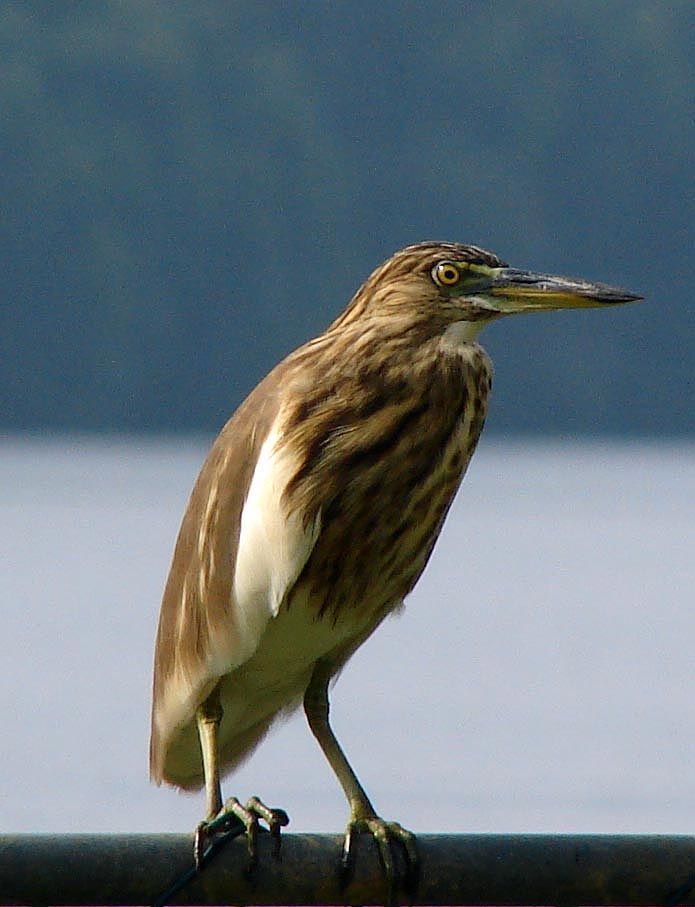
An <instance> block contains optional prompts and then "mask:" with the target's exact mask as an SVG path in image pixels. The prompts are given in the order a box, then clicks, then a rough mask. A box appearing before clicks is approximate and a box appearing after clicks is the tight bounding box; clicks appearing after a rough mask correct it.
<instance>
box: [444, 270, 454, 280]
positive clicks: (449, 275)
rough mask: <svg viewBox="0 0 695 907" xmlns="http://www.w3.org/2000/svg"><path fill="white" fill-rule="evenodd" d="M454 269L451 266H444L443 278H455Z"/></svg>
mask: <svg viewBox="0 0 695 907" xmlns="http://www.w3.org/2000/svg"><path fill="white" fill-rule="evenodd" d="M455 279H456V271H454V269H453V268H444V280H455Z"/></svg>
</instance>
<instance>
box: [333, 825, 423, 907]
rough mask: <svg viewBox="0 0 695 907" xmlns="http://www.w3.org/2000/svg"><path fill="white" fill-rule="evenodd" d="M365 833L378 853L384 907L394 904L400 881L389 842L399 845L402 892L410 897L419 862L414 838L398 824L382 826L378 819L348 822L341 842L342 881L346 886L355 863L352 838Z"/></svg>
mask: <svg viewBox="0 0 695 907" xmlns="http://www.w3.org/2000/svg"><path fill="white" fill-rule="evenodd" d="M362 832H368V833H369V834H370V835H371V836H372V837H373V838H374V840H375V841H376V844H377V847H378V849H379V860H380V862H381V866H382V868H383V870H384V877H385V879H386V883H387V885H388V898H387V903H388V904H395V903H396V892H397V889H398V886H399V882H400V881H401V880H400V878H399V873H398V869H397V863H396V860H394V854H393V851H392V849H391V845H392V843H393V842H395V843H397V844H398V845H400V849H401V854H402V857H403V860H404V862H405V873H404V875H403V879H402V882H403V887H404V888H405V890H406V892H408V893H412V892H414V891H415V888H416V887H417V883H418V879H419V874H420V858H419V856H418V851H417V842H416V839H415V835H414V834H413V833H412V832H411V831H408V830H407V829H406V828H403V826H402V825H399V823H398V822H385V821H384V820H383V819H381V818H380V817H379V816H367V817H365V818H361V819H351V820H350V822H349V823H348V826H347V829H346V831H345V842H344V845H343V856H342V875H343V881H344V882H347V881H348V880H349V878H350V876H351V874H352V870H353V867H354V860H355V846H354V844H355V835H359V834H360V833H362Z"/></svg>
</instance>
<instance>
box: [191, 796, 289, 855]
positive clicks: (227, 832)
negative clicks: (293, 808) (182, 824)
mask: <svg viewBox="0 0 695 907" xmlns="http://www.w3.org/2000/svg"><path fill="white" fill-rule="evenodd" d="M259 820H263V822H265V823H266V825H267V826H268V830H269V831H270V834H271V835H272V836H273V855H274V856H275V857H278V856H279V855H280V829H281V828H283V826H285V825H288V824H289V821H290V819H289V816H288V815H287V813H286V812H285V810H284V809H270V808H269V807H268V806H266V805H265V804H264V803H263V802H262V801H261V800H259V798H258V797H251V799H250V800H249V801H248V803H247V804H246V805H245V806H243V805H242V804H241V802H240V801H239V800H237V798H236V797H230V798H229V800H227V801H226V802H225V804H224V806H223V807H222V809H221V810H220V811H219V812H218V813H217V815H216V816H213V817H212V818H210V819H204V820H203V821H202V822H201V823H200V824H199V825H198V827H197V828H196V831H195V841H194V843H193V856H194V858H195V865H196V868H197V869H198V871H200V870H201V869H202V868H203V866H204V865H205V861H206V860H207V859H208V858H209V857H210V856H211V855H212V853H213V852H214V851H215V850H216V848H217V847H218V846H219V845H220V844H222V843H224V842H225V841H227V840H230V839H231V838H235V837H237V836H238V835H240V834H245V835H246V842H247V846H248V851H249V864H248V868H249V871H251V870H252V869H253V868H254V866H255V865H256V863H257V862H258V829H259Z"/></svg>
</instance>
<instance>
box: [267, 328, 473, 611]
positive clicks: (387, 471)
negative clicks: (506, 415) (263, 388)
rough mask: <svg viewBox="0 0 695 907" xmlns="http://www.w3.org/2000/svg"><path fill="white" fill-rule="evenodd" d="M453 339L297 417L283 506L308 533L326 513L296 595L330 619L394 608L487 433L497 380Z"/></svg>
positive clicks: (312, 404)
mask: <svg viewBox="0 0 695 907" xmlns="http://www.w3.org/2000/svg"><path fill="white" fill-rule="evenodd" d="M456 339H458V338H456ZM453 341H454V338H449V342H450V343H451V348H449V349H445V350H443V351H442V350H441V349H433V350H432V351H431V355H427V356H422V357H421V358H420V360H419V361H416V362H415V363H413V367H412V368H411V369H410V370H409V371H405V370H397V369H393V370H392V371H391V372H390V373H388V372H387V373H386V374H385V375H384V374H383V373H382V374H381V375H379V376H375V375H370V374H366V375H364V376H348V378H347V379H346V381H345V382H344V383H343V384H342V385H341V383H340V382H339V381H338V382H336V385H335V387H334V389H333V392H332V394H331V395H329V396H325V395H324V396H323V397H316V398H310V399H309V400H305V401H304V405H303V407H302V408H301V412H302V413H303V414H304V421H303V422H301V423H296V422H293V420H292V417H291V415H290V418H289V419H288V422H287V424H286V436H285V440H286V443H287V444H288V445H289V446H290V448H291V449H293V450H294V454H293V457H292V459H293V462H295V463H296V464H297V469H296V472H295V473H294V475H293V476H292V477H291V479H290V480H289V482H288V484H287V486H286V489H285V492H284V495H283V500H284V504H285V506H286V508H287V512H288V513H290V514H292V513H302V514H303V519H304V521H305V523H306V524H307V525H310V524H311V523H312V520H314V519H315V518H316V515H317V514H318V515H320V523H321V529H320V532H319V533H318V535H317V537H316V542H315V544H314V547H313V549H312V551H311V553H310V555H309V556H308V558H307V561H306V564H305V565H304V566H303V569H302V571H301V573H300V574H299V577H298V582H297V586H298V587H301V589H302V590H303V595H306V594H308V595H309V599H310V600H313V601H314V603H315V607H316V608H317V609H318V611H319V612H320V613H332V614H333V615H334V616H335V615H339V614H340V613H341V612H343V611H344V609H345V608H351V607H370V608H373V609H374V610H377V611H378V610H379V609H386V610H388V609H389V608H390V607H393V606H395V605H396V604H398V602H399V601H400V600H402V598H403V597H404V596H405V595H406V594H407V593H408V592H409V591H410V589H411V588H412V586H413V585H414V584H415V582H416V580H417V578H418V577H419V575H420V573H421V572H422V570H423V569H424V566H425V564H426V562H427V559H428V558H429V555H430V553H431V550H432V547H433V545H434V542H435V541H436V538H437V536H438V534H439V531H440V529H441V526H442V523H443V520H444V517H445V516H446V513H447V511H448V508H449V506H450V504H451V501H452V500H453V497H454V495H455V493H456V490H457V488H458V485H459V483H460V481H461V478H462V476H463V473H464V472H465V469H466V467H467V465H468V462H469V460H470V457H471V455H472V453H473V451H474V449H475V446H476V444H477V441H478V437H479V435H480V432H481V430H482V426H483V421H484V418H485V412H486V405H487V397H488V393H489V388H490V381H491V369H490V367H489V361H488V359H487V357H486V355H485V353H484V352H483V351H482V350H481V349H480V347H478V346H477V345H476V344H472V343H470V342H466V343H456V346H455V347H454V343H453ZM440 343H441V341H440ZM389 378H390V379H391V380H389ZM318 439H320V440H318ZM292 445H294V447H292Z"/></svg>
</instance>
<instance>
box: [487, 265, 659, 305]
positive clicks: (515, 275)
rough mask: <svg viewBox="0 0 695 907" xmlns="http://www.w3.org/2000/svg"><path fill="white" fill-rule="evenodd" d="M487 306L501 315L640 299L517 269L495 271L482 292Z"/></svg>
mask: <svg viewBox="0 0 695 907" xmlns="http://www.w3.org/2000/svg"><path fill="white" fill-rule="evenodd" d="M485 297H486V300H487V302H488V303H489V304H490V306H491V307H492V308H493V309H494V310H495V311H498V312H499V313H500V314H501V315H511V314H513V313H516V312H530V311H543V310H546V309H590V308H596V307H598V306H605V305H614V304H616V303H623V302H636V301H637V300H638V299H641V298H642V297H641V296H637V295H636V294H635V293H629V292H628V291H627V290H621V289H618V288H617V287H609V286H606V284H603V283H587V281H585V280H575V279H573V278H571V277H555V276H553V275H552V274H533V273H531V272H530V271H518V270H516V268H499V269H496V272H495V274H494V277H493V279H492V285H491V286H490V288H489V289H488V290H486V292H485Z"/></svg>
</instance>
